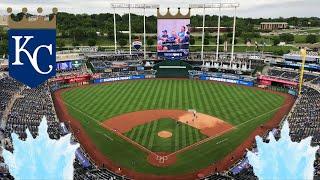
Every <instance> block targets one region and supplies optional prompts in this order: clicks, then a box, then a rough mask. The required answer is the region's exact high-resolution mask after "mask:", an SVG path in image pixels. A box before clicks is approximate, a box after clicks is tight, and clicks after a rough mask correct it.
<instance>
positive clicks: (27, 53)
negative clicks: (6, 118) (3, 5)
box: [8, 8, 56, 88]
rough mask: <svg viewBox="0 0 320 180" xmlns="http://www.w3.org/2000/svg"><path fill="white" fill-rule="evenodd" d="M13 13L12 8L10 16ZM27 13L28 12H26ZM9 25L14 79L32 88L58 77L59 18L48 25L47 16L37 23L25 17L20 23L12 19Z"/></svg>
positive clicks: (10, 67)
mask: <svg viewBox="0 0 320 180" xmlns="http://www.w3.org/2000/svg"><path fill="white" fill-rule="evenodd" d="M11 11H12V10H11V8H8V12H9V13H11ZM26 11H27V10H26V9H25V8H24V9H23V12H24V13H26ZM39 11H40V12H42V9H41V8H39V9H38V12H39ZM40 12H39V13H40ZM54 12H56V9H54ZM9 17H10V16H9ZM8 24H9V28H10V30H9V31H8V35H9V38H8V39H9V74H10V76H11V77H13V78H15V79H16V80H18V81H20V82H22V83H24V84H25V85H27V86H29V87H31V88H34V87H37V86H38V85H40V84H42V83H43V82H45V81H46V80H48V79H49V78H50V77H52V76H55V75H56V29H55V26H56V16H55V15H54V18H53V19H52V20H51V21H45V20H44V17H43V16H38V17H37V19H36V20H35V21H28V20H27V18H26V16H24V18H23V19H22V20H21V21H20V22H15V21H13V20H12V19H11V18H9V20H8Z"/></svg>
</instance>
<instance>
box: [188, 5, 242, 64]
mask: <svg viewBox="0 0 320 180" xmlns="http://www.w3.org/2000/svg"><path fill="white" fill-rule="evenodd" d="M239 6H240V4H239V3H223V2H221V1H220V2H219V3H211V4H210V3H208V4H190V5H189V7H190V8H193V9H203V16H202V17H203V19H202V44H201V60H202V65H204V55H203V52H204V29H205V10H206V9H218V11H219V13H218V30H217V47H216V58H215V60H216V61H217V60H218V56H219V46H220V43H219V40H220V28H221V22H220V21H221V10H222V9H230V8H231V9H234V18H233V34H232V50H231V61H233V56H234V42H235V31H236V19H237V17H236V11H237V8H238V7H239ZM211 64H212V65H213V59H212V60H211Z"/></svg>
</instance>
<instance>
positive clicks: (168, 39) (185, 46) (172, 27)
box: [157, 19, 190, 60]
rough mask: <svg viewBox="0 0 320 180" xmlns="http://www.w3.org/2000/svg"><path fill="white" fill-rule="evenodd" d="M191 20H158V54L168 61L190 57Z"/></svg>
mask: <svg viewBox="0 0 320 180" xmlns="http://www.w3.org/2000/svg"><path fill="white" fill-rule="evenodd" d="M189 41H190V19H158V39H157V52H158V56H159V57H164V58H166V59H172V60H177V59H182V58H184V57H186V56H189Z"/></svg>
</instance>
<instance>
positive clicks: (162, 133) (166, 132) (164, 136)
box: [158, 131, 172, 138]
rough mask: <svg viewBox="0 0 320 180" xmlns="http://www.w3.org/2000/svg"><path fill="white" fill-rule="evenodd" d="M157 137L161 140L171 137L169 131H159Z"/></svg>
mask: <svg viewBox="0 0 320 180" xmlns="http://www.w3.org/2000/svg"><path fill="white" fill-rule="evenodd" d="M158 136H159V137H162V138H170V137H171V136H172V133H171V132H169V131H160V132H158Z"/></svg>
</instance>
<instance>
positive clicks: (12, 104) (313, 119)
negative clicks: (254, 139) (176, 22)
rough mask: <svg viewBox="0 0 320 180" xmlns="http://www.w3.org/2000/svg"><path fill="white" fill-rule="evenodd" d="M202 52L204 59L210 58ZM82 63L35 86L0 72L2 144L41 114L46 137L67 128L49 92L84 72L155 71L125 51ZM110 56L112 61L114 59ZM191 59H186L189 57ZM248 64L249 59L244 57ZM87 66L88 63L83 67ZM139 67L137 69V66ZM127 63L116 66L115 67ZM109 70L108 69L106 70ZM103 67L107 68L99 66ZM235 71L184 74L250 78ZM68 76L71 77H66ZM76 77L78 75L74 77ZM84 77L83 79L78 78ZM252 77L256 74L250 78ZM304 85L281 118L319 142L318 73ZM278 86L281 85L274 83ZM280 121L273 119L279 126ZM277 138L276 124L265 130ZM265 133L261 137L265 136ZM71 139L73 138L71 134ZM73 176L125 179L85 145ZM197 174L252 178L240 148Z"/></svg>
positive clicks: (32, 126) (273, 72)
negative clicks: (220, 167) (228, 161)
mask: <svg viewBox="0 0 320 180" xmlns="http://www.w3.org/2000/svg"><path fill="white" fill-rule="evenodd" d="M211 56H213V55H210V54H208V55H207V56H206V57H208V59H210V58H212V57H211ZM190 57H191V59H190V61H193V63H194V64H193V65H194V66H195V67H196V68H197V67H200V64H199V62H197V61H196V58H197V55H192V54H191V56H190ZM86 59H87V60H88V62H87V63H83V64H82V65H81V66H79V67H74V68H70V69H63V70H59V71H58V74H57V77H55V78H53V79H52V80H50V81H49V82H48V83H45V84H43V85H41V86H39V87H38V88H36V89H29V88H27V87H25V86H24V85H22V84H21V83H19V82H17V81H15V80H13V79H12V78H10V77H9V76H8V75H7V73H6V72H4V73H1V76H0V118H1V132H0V138H1V143H2V145H3V146H2V147H4V148H6V149H8V150H11V151H13V150H14V147H13V146H12V144H11V136H10V134H11V133H12V132H14V133H17V134H18V135H19V137H20V138H21V139H25V138H26V133H25V130H26V128H28V129H29V130H30V131H31V134H32V135H33V136H34V137H35V136H37V131H38V125H39V123H40V120H41V117H42V116H43V115H46V116H47V119H48V124H49V129H48V134H49V136H50V137H51V138H52V139H58V138H59V137H61V136H63V135H65V134H67V133H76V132H72V129H70V127H69V126H68V124H64V123H60V120H59V119H58V118H57V115H56V111H55V108H54V106H53V101H52V98H51V94H52V93H53V92H55V91H56V90H58V89H61V88H64V87H70V86H81V85H83V84H88V83H90V82H92V79H90V80H89V81H87V79H86V78H85V77H87V76H84V75H90V77H91V78H95V77H99V78H115V80H120V79H121V77H127V76H134V75H145V76H148V77H150V78H155V74H156V72H155V71H154V70H153V69H152V64H153V63H154V61H150V62H144V61H141V60H140V59H139V57H135V56H134V57H132V56H129V55H125V56H121V55H117V57H115V55H106V56H97V55H94V54H90V55H88V56H87V57H86ZM115 59H116V61H114V60H115ZM238 61H239V63H240V64H241V62H242V63H243V62H244V61H247V62H249V60H248V59H241V58H239V59H238ZM224 62H228V60H221V62H218V64H220V63H224ZM191 64H192V62H191ZM248 64H249V63H248ZM259 64H263V61H262V62H261V61H257V62H256V63H252V65H253V66H254V65H259ZM87 65H88V66H92V68H91V69H89V68H88V67H87ZM143 65H144V67H145V69H139V70H138V69H137V67H140V66H143ZM123 68H125V69H127V70H126V71H122V70H119V69H123ZM110 69H111V70H112V71H111V72H110V71H109V70H110ZM105 70H107V72H106V71H105ZM235 72H236V71H226V72H225V73H221V72H207V71H205V70H204V71H201V70H197V71H190V72H189V73H190V78H197V77H198V76H199V75H200V74H203V73H206V74H210V75H211V76H216V77H215V78H228V79H231V80H234V79H239V77H241V79H242V80H246V79H255V78H254V77H252V76H250V75H247V76H244V75H237V74H236V73H235ZM265 75H269V76H270V77H276V78H278V79H283V80H290V81H296V80H297V78H298V71H296V70H292V69H282V68H278V67H271V68H268V69H267V70H266V73H265ZM70 77H72V78H74V79H73V80H70ZM79 77H81V78H79ZM82 80H84V81H82ZM255 81H257V79H255ZM305 81H306V83H305V86H304V88H303V94H302V95H301V96H300V97H298V98H297V100H296V102H295V105H294V107H293V108H292V110H291V112H290V113H289V114H288V116H287V117H285V118H284V119H283V120H288V121H289V123H290V128H291V131H290V136H291V138H292V140H293V141H300V140H301V139H303V138H306V137H308V136H313V139H312V145H320V135H319V133H318V132H319V131H320V103H319V102H320V77H319V74H316V73H313V72H307V73H306V76H305ZM280 89H281V90H283V88H280ZM280 126H281V125H279V128H280ZM271 131H272V132H273V133H274V134H275V135H276V136H277V137H278V138H280V137H279V129H278V128H275V129H272V130H271ZM267 134H268V132H266V133H265V136H264V138H265V141H267V138H266V135H267ZM73 140H74V141H75V142H77V139H76V137H75V136H73ZM255 148H256V147H255V144H252V149H253V150H255ZM0 161H1V162H2V163H1V164H0V172H1V177H2V178H3V179H13V178H12V177H11V176H10V172H9V170H8V168H7V167H6V165H5V164H4V163H3V159H2V158H1V159H0ZM314 166H315V169H316V170H315V172H314V173H315V177H319V176H320V155H319V153H318V154H317V160H316V161H315V163H314ZM74 178H75V179H85V180H87V179H92V180H93V179H112V180H115V179H130V177H124V176H123V175H119V174H117V172H116V171H111V170H110V169H108V167H98V166H97V165H96V164H95V162H94V161H92V160H91V158H90V157H89V155H88V154H87V153H86V151H85V149H83V148H81V147H80V148H79V149H78V150H77V153H76V160H75V162H74ZM201 179H208V180H211V179H212V180H215V179H217V180H218V179H219V180H222V179H257V177H256V176H254V174H253V170H252V167H250V165H249V163H248V160H247V158H246V156H245V154H243V159H240V160H238V161H237V162H236V163H234V165H233V166H231V167H230V168H229V169H226V170H225V171H223V172H216V171H213V172H212V173H211V174H210V175H208V176H206V177H202V178H201Z"/></svg>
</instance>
